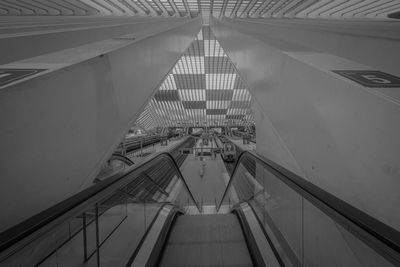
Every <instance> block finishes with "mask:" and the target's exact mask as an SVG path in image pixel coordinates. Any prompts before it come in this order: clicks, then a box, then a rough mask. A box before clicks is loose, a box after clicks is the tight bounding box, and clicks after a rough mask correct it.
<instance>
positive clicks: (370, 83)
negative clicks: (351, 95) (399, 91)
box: [332, 70, 400, 88]
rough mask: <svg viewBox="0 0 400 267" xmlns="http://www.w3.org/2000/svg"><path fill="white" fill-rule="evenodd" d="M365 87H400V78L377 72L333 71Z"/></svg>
mask: <svg viewBox="0 0 400 267" xmlns="http://www.w3.org/2000/svg"><path fill="white" fill-rule="evenodd" d="M332 71H333V72H334V73H337V74H339V75H341V76H343V77H346V78H348V79H350V80H352V81H355V82H357V83H359V84H361V85H363V86H365V87H380V88H381V87H400V78H399V77H396V76H393V75H391V74H388V73H385V72H382V71H376V70H332Z"/></svg>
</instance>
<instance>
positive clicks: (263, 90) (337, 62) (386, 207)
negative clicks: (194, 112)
mask: <svg viewBox="0 0 400 267" xmlns="http://www.w3.org/2000/svg"><path fill="white" fill-rule="evenodd" d="M295 23H297V24H295ZM212 29H213V31H214V33H215V35H216V37H217V39H218V41H219V42H220V44H221V46H222V47H223V49H224V51H225V52H226V53H227V54H228V56H229V57H230V58H231V59H232V62H233V63H234V64H235V66H236V67H237V69H238V71H239V74H240V75H241V77H242V78H243V79H244V80H245V81H246V83H247V85H248V87H249V89H250V91H251V93H252V98H253V100H254V103H253V107H254V109H255V117H256V127H257V151H258V153H260V154H262V155H264V156H266V157H268V158H270V159H272V160H274V161H276V162H278V163H279V164H281V165H283V166H285V167H287V168H289V169H290V170H292V171H294V172H296V173H298V174H299V175H302V176H303V177H305V178H306V179H309V180H310V181H312V182H313V183H315V184H317V185H318V186H321V187H322V188H324V189H325V190H327V191H329V192H331V193H333V194H335V195H336V196H338V197H339V198H342V199H343V200H345V201H347V202H348V203H350V204H352V205H354V206H356V207H358V208H360V209H362V210H364V211H366V212H367V213H369V214H371V215H372V216H374V217H376V218H377V219H379V220H381V221H383V222H384V223H387V224H388V225H391V226H392V227H394V228H396V229H400V213H399V212H398V207H399V206H400V198H399V191H398V188H400V139H399V136H400V124H399V120H400V88H368V87H365V86H362V85H361V84H358V83H356V82H354V81H352V80H350V79H347V78H345V77H342V76H340V75H337V74H336V73H334V72H332V70H378V71H384V72H388V73H390V74H393V75H397V76H400V58H399V56H400V54H399V52H398V47H400V40H399V36H398V35H397V34H396V32H398V31H397V29H398V25H397V26H395V25H393V24H391V23H387V24H386V23H364V22H355V23H349V22H346V23H340V22H325V23H321V22H318V21H316V22H315V23H310V22H308V21H304V22H300V21H297V22H296V21H295V22H294V23H291V22H287V21H281V23H279V22H277V21H275V22H268V23H261V22H260V23H259V24H257V23H255V22H253V21H247V20H241V21H233V20H230V19H224V20H222V21H219V20H215V19H214V20H213V24H212Z"/></svg>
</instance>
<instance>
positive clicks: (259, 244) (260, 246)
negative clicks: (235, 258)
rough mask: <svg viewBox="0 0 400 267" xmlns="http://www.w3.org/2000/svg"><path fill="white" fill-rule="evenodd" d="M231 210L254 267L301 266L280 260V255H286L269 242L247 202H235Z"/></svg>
mask: <svg viewBox="0 0 400 267" xmlns="http://www.w3.org/2000/svg"><path fill="white" fill-rule="evenodd" d="M232 212H233V213H235V214H236V216H237V217H238V219H239V222H240V225H241V227H242V230H243V235H244V236H245V239H246V243H247V246H248V248H249V252H250V254H251V256H252V258H253V262H254V264H255V266H256V267H265V266H274V267H275V266H286V267H291V266H296V267H297V266H301V264H298V265H292V264H291V262H290V260H289V259H287V258H286V259H283V260H282V256H286V255H281V254H279V253H278V251H277V249H276V247H275V244H273V243H272V242H271V240H270V237H269V235H267V233H266V232H265V229H264V227H263V226H262V224H261V222H260V220H259V218H258V217H257V216H256V214H255V212H254V210H253V209H252V207H251V206H250V204H249V203H247V202H246V201H244V202H241V203H239V204H236V205H235V206H234V208H233V210H232Z"/></svg>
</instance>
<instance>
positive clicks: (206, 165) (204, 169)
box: [181, 140, 229, 214]
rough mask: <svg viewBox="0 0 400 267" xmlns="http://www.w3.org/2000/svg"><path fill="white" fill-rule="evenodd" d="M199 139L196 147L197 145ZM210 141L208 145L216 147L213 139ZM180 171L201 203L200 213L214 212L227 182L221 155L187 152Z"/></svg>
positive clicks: (227, 178)
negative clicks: (198, 154)
mask: <svg viewBox="0 0 400 267" xmlns="http://www.w3.org/2000/svg"><path fill="white" fill-rule="evenodd" d="M199 141H200V140H199ZM199 141H198V142H197V144H196V147H199ZM211 142H212V144H210V145H208V146H210V147H216V144H215V143H214V141H211ZM211 142H210V143H211ZM181 172H182V175H183V177H185V179H186V182H187V184H188V186H189V188H190V190H191V191H192V193H193V196H194V198H195V199H196V200H198V202H199V203H201V206H202V208H203V211H202V213H204V214H213V213H215V212H216V208H215V206H216V204H217V203H218V202H219V201H220V198H221V196H222V194H223V193H224V190H225V188H226V185H227V184H228V182H229V174H228V171H227V170H226V168H225V165H224V162H223V161H222V159H221V157H220V156H219V155H216V156H215V157H214V156H213V155H211V156H209V155H207V156H202V157H201V156H196V154H195V153H192V154H189V155H188V157H187V158H186V160H185V161H184V162H183V164H182V166H181Z"/></svg>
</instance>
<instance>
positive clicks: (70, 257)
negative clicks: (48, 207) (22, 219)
mask: <svg viewBox="0 0 400 267" xmlns="http://www.w3.org/2000/svg"><path fill="white" fill-rule="evenodd" d="M138 166H139V167H137V166H132V167H129V168H127V169H126V170H125V171H124V172H125V174H123V175H122V174H121V178H119V179H120V180H117V178H118V177H117V176H115V177H114V176H113V177H111V178H109V179H115V181H114V180H110V181H114V182H113V183H110V184H111V185H109V187H112V190H111V189H109V187H107V189H106V190H109V191H110V192H109V193H107V194H106V195H101V197H98V199H99V200H98V201H97V203H94V204H90V205H88V207H86V208H84V209H83V210H82V208H80V207H79V206H78V208H77V209H78V210H77V211H76V213H75V214H74V215H71V217H70V218H68V219H66V220H65V221H63V222H62V223H59V224H58V223H57V224H54V225H52V227H50V228H51V231H50V230H47V232H46V231H43V232H42V233H41V235H40V236H39V235H38V236H36V237H32V240H33V241H32V242H30V243H29V244H28V245H25V246H24V247H23V248H21V249H20V250H19V251H17V252H16V253H15V254H14V255H12V256H10V257H9V258H8V259H6V261H2V262H0V265H2V266H3V264H5V265H6V266H33V265H39V266H59V267H60V266H82V265H83V264H84V265H85V266H98V264H99V263H102V264H103V265H104V266H106V265H107V266H108V265H110V266H111V265H121V264H122V265H123V264H126V262H127V261H128V260H129V257H130V256H131V255H132V252H133V251H135V249H136V247H137V245H138V244H139V243H140V241H141V239H142V237H143V236H144V234H145V233H146V231H147V229H148V227H149V226H150V225H151V222H152V221H153V219H154V218H155V216H156V215H157V213H158V211H159V210H160V208H162V206H163V205H164V204H175V205H178V206H179V207H180V208H181V209H182V210H186V211H197V212H198V210H197V207H199V206H198V204H197V203H196V202H195V201H194V200H193V197H192V195H191V193H190V192H188V190H187V185H186V183H185V181H184V180H183V179H182V177H181V175H180V172H179V170H178V169H177V168H176V166H175V165H174V162H173V160H172V159H171V158H170V156H168V155H165V154H161V155H158V156H156V157H155V158H154V159H152V160H150V161H148V162H144V163H141V164H140V165H138ZM107 181H108V180H107V179H106V180H104V181H102V182H99V183H100V185H101V183H107ZM96 186H98V185H96ZM88 190H92V189H91V188H89V189H88ZM106 190H102V191H100V193H102V192H103V191H106ZM83 192H84V191H83ZM83 192H81V193H83ZM81 193H79V194H81ZM89 193H91V192H89ZM100 193H99V194H100ZM102 194H104V193H102ZM93 202H94V201H92V202H91V203H93ZM68 212H71V214H73V213H74V211H73V210H69V211H68ZM97 246H99V251H100V253H97V251H98V249H97ZM98 259H99V262H98Z"/></svg>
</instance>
